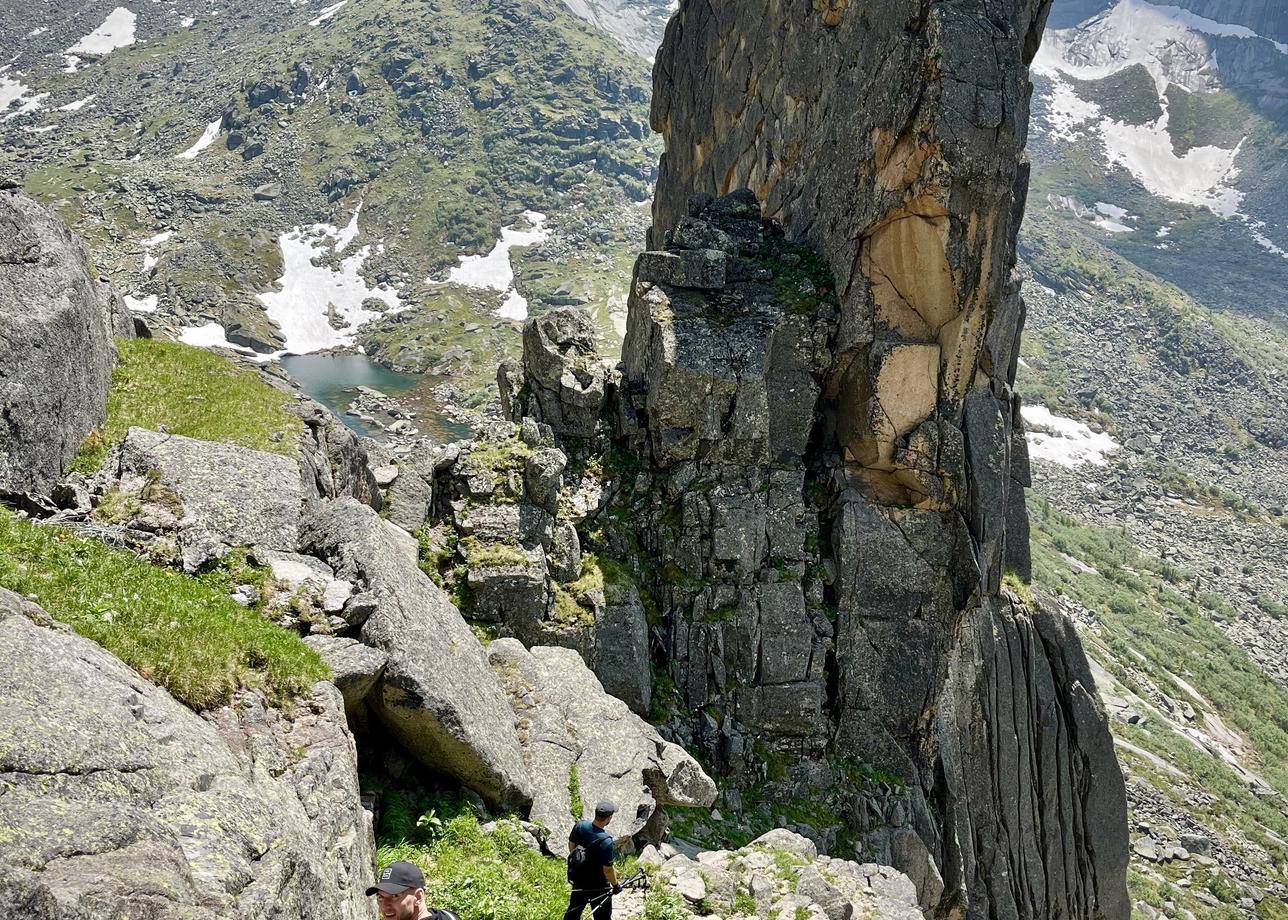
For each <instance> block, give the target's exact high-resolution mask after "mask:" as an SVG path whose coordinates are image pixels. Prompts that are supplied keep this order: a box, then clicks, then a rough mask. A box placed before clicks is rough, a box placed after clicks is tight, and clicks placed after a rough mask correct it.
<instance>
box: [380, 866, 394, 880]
mask: <svg viewBox="0 0 1288 920" xmlns="http://www.w3.org/2000/svg"><path fill="white" fill-rule="evenodd" d="M393 874H394V870H393V869H391V868H386V869H385V871H384V872H381V873H380V881H382V882H387V881H389V879H390V877H391V876H392V875H393Z"/></svg>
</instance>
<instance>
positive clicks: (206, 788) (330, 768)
mask: <svg viewBox="0 0 1288 920" xmlns="http://www.w3.org/2000/svg"><path fill="white" fill-rule="evenodd" d="M51 661H57V662H58V665H57V667H49V666H48V663H49V662H51ZM0 725H4V726H7V727H8V728H9V729H10V730H8V731H4V732H0V826H3V827H4V828H5V832H4V833H3V834H0V903H3V904H6V905H8V907H7V908H5V909H4V910H3V911H0V913H3V914H4V915H5V916H15V917H16V916H21V917H23V918H25V920H71V918H73V917H75V918H90V920H115V918H119V917H127V916H128V917H150V918H155V920H181V918H182V920H252V918H260V917H268V916H289V917H293V918H294V917H298V918H300V920H334V918H337V917H339V918H344V920H359V918H366V917H369V916H370V905H369V904H368V903H367V899H366V898H365V897H364V890H365V888H366V886H367V885H368V884H370V882H371V862H372V858H373V855H374V854H373V849H372V838H371V833H370V829H369V825H368V822H367V818H366V816H365V813H364V812H363V809H362V807H361V804H360V799H359V792H358V776H357V757H356V752H355V749H354V744H353V739H352V736H351V735H350V734H349V732H348V729H347V728H346V726H345V722H344V713H343V708H342V702H341V699H340V694H339V693H338V692H337V691H336V689H335V688H334V687H333V686H331V685H330V684H327V683H320V684H318V685H317V686H316V687H315V688H314V690H313V693H312V696H311V697H309V698H307V699H305V700H303V701H301V703H300V704H299V706H298V707H297V708H296V710H295V712H294V713H293V715H291V716H287V715H286V714H284V713H283V712H281V711H279V710H275V709H272V708H270V707H267V706H265V705H264V703H263V700H262V698H260V697H258V696H254V695H249V694H247V695H243V696H242V697H240V698H238V699H237V700H236V701H235V702H234V703H233V704H232V705H230V706H227V707H224V708H222V709H220V710H216V711H214V712H212V713H208V714H207V717H206V718H204V719H203V718H202V717H200V716H198V715H197V714H196V713H194V712H192V711H191V710H189V709H187V708H186V707H184V706H182V705H180V704H179V703H178V702H176V701H175V700H174V698H172V697H171V696H170V694H168V693H167V692H166V691H165V690H162V689H160V688H158V687H156V686H154V685H153V684H151V683H149V682H148V681H146V680H144V679H143V678H142V677H140V676H139V675H138V674H137V673H136V672H135V671H133V670H132V669H130V668H128V667H127V666H126V665H124V664H123V663H122V662H121V661H119V660H118V659H116V658H115V657H113V656H112V655H110V654H108V653H107V652H106V651H104V650H103V649H102V648H100V647H99V646H97V645H95V644H94V643H93V642H90V641H88V640H87V639H82V638H80V637H78V636H76V635H74V634H73V633H72V632H71V631H70V630H68V629H67V628H66V627H63V626H61V625H59V624H57V623H55V622H54V621H52V620H50V619H49V618H48V616H47V615H46V614H45V613H44V611H42V610H40V609H39V608H37V607H35V606H34V605H32V604H29V603H27V602H26V601H24V600H23V599H21V598H20V597H18V596H17V595H15V594H12V593H10V592H8V591H4V590H0ZM19 726H20V727H21V730H14V729H15V728H16V727H19Z"/></svg>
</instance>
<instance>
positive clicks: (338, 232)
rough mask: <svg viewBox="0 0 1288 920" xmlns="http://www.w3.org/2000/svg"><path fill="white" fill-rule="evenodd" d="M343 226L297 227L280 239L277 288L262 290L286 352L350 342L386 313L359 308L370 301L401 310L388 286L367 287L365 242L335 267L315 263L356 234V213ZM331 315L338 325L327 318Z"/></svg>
mask: <svg viewBox="0 0 1288 920" xmlns="http://www.w3.org/2000/svg"><path fill="white" fill-rule="evenodd" d="M361 210H362V209H361V207H359V208H358V211H355V212H354V215H353V218H352V219H351V220H350V221H349V223H348V225H347V226H345V227H344V228H337V227H333V226H331V225H330V224H314V225H313V226H312V227H307V228H305V227H296V228H295V229H294V230H292V231H290V232H289V233H284V234H282V236H281V237H280V238H279V239H278V245H279V246H280V247H281V250H282V266H283V268H282V277H281V278H280V279H278V284H279V285H280V286H281V290H280V291H277V292H270V293H267V294H260V295H258V296H259V299H260V301H261V302H262V303H263V304H264V308H265V312H267V313H268V317H269V319H271V320H272V321H273V322H275V323H276V324H277V326H278V328H279V329H281V330H282V335H283V337H284V338H285V339H286V351H287V352H290V353H291V354H301V355H302V354H308V353H309V352H314V351H324V350H326V349H328V348H335V347H337V346H344V345H352V344H353V342H354V338H355V336H356V335H357V332H358V329H359V328H361V326H362V325H363V324H364V323H366V322H368V321H370V320H372V319H374V318H375V317H377V316H380V315H381V314H382V313H383V312H385V311H376V310H370V309H367V308H366V307H364V306H363V304H364V302H365V301H367V300H368V299H371V298H374V299H376V300H380V301H382V302H383V303H384V304H385V305H386V308H387V310H390V311H393V310H399V309H401V308H402V302H401V300H400V298H399V296H398V292H397V291H396V290H393V289H392V288H389V287H385V286H380V287H370V286H369V285H368V284H367V282H366V280H365V279H364V278H363V277H362V274H361V272H362V267H363V265H364V264H365V263H366V261H367V258H368V256H370V255H371V247H370V246H363V247H362V248H361V249H359V250H357V252H355V253H354V254H353V255H351V256H349V257H348V258H346V259H343V260H342V261H341V262H340V267H339V269H335V268H332V267H331V266H329V265H317V264H315V263H314V260H315V259H319V258H323V257H326V256H328V255H331V254H335V255H338V254H340V253H342V252H344V250H345V249H347V248H348V246H349V244H350V243H351V242H353V240H354V238H356V237H357V235H358V213H359V212H360V211H361ZM332 319H334V321H335V323H336V325H338V326H339V328H336V326H333V325H332V323H331V320H332Z"/></svg>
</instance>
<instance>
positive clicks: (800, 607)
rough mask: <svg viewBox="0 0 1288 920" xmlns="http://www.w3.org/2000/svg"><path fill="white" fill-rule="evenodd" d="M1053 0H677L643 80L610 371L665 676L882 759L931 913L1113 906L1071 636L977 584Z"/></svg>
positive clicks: (995, 496)
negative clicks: (632, 260) (805, 247)
mask: <svg viewBox="0 0 1288 920" xmlns="http://www.w3.org/2000/svg"><path fill="white" fill-rule="evenodd" d="M1046 12H1047V4H1046V3H1044V2H1041V0H999V2H994V3H983V2H967V3H952V4H950V3H933V2H926V3H920V2H918V3H912V2H875V0H873V2H860V0H813V2H806V0H795V2H792V0H777V2H770V0H745V2H739V3H736V4H734V3H706V2H701V3H700V2H686V3H684V4H683V5H682V6H681V8H680V10H679V12H678V14H677V15H676V16H675V18H674V19H673V20H672V22H671V24H670V26H669V28H668V30H667V37H666V41H665V43H664V44H663V46H662V49H661V51H660V52H659V55H658V59H657V67H656V69H655V72H654V81H655V94H654V103H653V106H654V107H653V126H654V128H655V130H657V131H659V132H661V133H662V134H663V135H664V137H665V139H666V146H667V152H666V154H665V155H664V157H663V161H662V165H661V173H660V179H659V182H658V186H657V196H656V200H655V205H654V227H653V230H652V232H651V239H650V243H651V248H652V249H655V250H659V252H657V253H649V254H646V255H645V256H644V257H642V258H641V262H640V264H639V265H638V266H637V271H636V283H635V285H634V288H633V291H632V300H631V304H630V320H629V323H628V334H627V339H626V343H625V346H624V364H623V377H624V380H623V387H624V389H625V392H626V393H627V394H628V398H629V400H630V403H631V405H633V406H634V407H636V408H637V410H638V414H637V415H636V416H635V417H634V418H633V419H631V418H629V417H628V422H627V430H628V435H629V431H630V428H631V426H632V425H637V426H638V427H639V428H640V429H642V432H641V433H640V434H639V435H637V436H636V439H635V443H636V444H637V445H639V446H641V447H642V449H644V450H646V451H647V452H648V453H649V454H650V456H651V461H652V464H653V467H654V474H655V477H656V478H655V483H656V488H659V489H661V490H663V491H664V492H665V491H666V490H670V492H669V493H668V494H669V500H670V501H672V502H673V503H674V507H675V511H674V513H673V514H672V517H673V518H675V520H676V521H678V522H680V524H679V525H677V526H675V527H670V528H669V525H668V524H667V522H666V520H665V519H659V520H658V521H656V522H655V523H654V524H653V525H651V526H650V527H647V528H645V533H644V540H643V542H644V543H645V544H646V545H647V546H648V548H649V550H650V552H652V553H653V554H654V555H656V556H657V557H658V558H660V559H664V560H672V561H674V563H675V566H676V567H678V568H679V569H680V570H682V574H683V576H684V579H680V578H678V577H673V578H671V579H670V581H671V584H668V585H665V586H662V587H661V588H660V590H661V592H662V594H663V595H664V599H663V603H662V604H661V607H662V609H663V611H664V613H665V614H667V615H668V616H669V617H671V621H670V628H671V636H670V641H671V645H672V647H671V649H670V656H671V659H670V667H671V670H672V673H673V675H674V676H675V678H676V683H677V685H679V687H680V688H681V691H682V693H683V695H684V698H685V701H686V702H687V703H688V705H689V706H691V707H692V708H694V709H703V708H708V709H710V708H714V709H718V710H721V711H722V712H723V713H724V715H725V720H724V721H723V722H722V725H721V728H720V732H721V738H722V740H721V745H723V748H722V750H723V751H725V752H726V753H727V752H728V751H730V750H732V751H734V752H737V751H738V750H739V749H740V747H741V745H742V744H744V743H745V738H744V739H742V740H740V739H739V731H740V730H745V729H747V728H748V727H750V728H751V730H752V735H753V736H754V737H756V738H757V740H759V741H762V742H767V743H770V744H772V745H777V746H778V747H779V748H780V749H781V750H788V751H793V752H796V753H798V754H800V755H803V756H805V757H809V758H816V759H819V760H822V759H824V758H831V757H836V756H842V757H852V758H855V759H858V760H861V761H865V762H870V763H876V764H878V765H881V766H882V767H884V768H887V769H890V770H893V771H895V772H898V773H899V774H901V775H902V776H904V777H905V778H906V779H907V780H908V782H909V803H908V809H909V812H910V817H909V819H908V821H907V825H908V826H910V827H911V828H912V829H914V830H915V836H914V835H908V834H904V835H903V836H902V837H900V838H899V840H900V841H901V842H900V843H898V844H897V845H896V844H893V843H892V844H889V852H891V854H892V857H893V858H894V859H896V864H897V865H899V864H900V862H902V865H900V868H904V869H905V870H906V871H908V872H909V874H910V875H911V876H913V877H914V878H915V879H917V880H918V882H919V888H920V891H921V895H922V902H923V907H925V908H927V909H928V911H929V913H930V914H931V915H932V916H936V917H944V918H949V917H952V918H957V917H971V918H974V917H978V918H1047V917H1049V918H1057V917H1059V918H1086V920H1095V918H1111V920H1120V918H1121V920H1125V918H1126V917H1127V916H1128V913H1129V908H1128V902H1127V895H1126V886H1125V867H1126V857H1127V852H1126V845H1127V833H1126V806H1125V796H1124V791H1123V784H1122V777H1121V773H1120V772H1119V770H1118V766H1117V762H1116V760H1115V758H1114V754H1113V748H1112V742H1111V740H1110V736H1109V734H1108V729H1107V726H1106V724H1105V720H1104V716H1103V713H1102V712H1101V711H1100V709H1099V707H1098V705H1097V703H1096V702H1095V695H1094V692H1093V684H1092V679H1091V676H1090V673H1089V670H1088V668H1087V665H1086V661H1085V658H1084V657H1083V654H1082V651H1081V648H1080V645H1079V643H1078V640H1077V637H1076V635H1075V634H1074V633H1073V632H1072V630H1070V629H1069V628H1068V627H1067V625H1065V624H1064V623H1062V622H1060V621H1057V620H1056V619H1055V618H1052V617H1048V616H1046V615H1044V614H1041V613H1039V612H1035V611H1032V610H1030V609H1028V608H1027V607H1024V606H1022V605H1019V604H1018V603H1015V602H1013V601H1012V600H1010V599H1009V598H1008V597H1007V596H1004V595H1002V592H1001V583H1002V578H1003V575H1004V573H1005V572H1007V571H1008V570H1011V571H1014V572H1016V573H1017V574H1018V575H1020V576H1021V577H1027V574H1028V565H1029V563H1028V530H1027V519H1026V514H1025V510H1024V486H1025V485H1027V484H1028V457H1027V453H1026V451H1025V448H1024V437H1023V431H1022V428H1021V425H1020V414H1019V398H1018V396H1017V395H1016V394H1015V393H1014V392H1013V385H1014V379H1015V363H1016V357H1017V353H1018V343H1019V336H1020V332H1021V330H1022V328H1023V322H1024V305H1023V301H1022V300H1021V298H1020V295H1019V283H1018V280H1017V278H1016V275H1015V260H1016V257H1015V239H1016V234H1017V231H1018V228H1019V224H1020V220H1021V218H1022V215H1023V209H1024V199H1025V194H1026V190H1027V185H1028V170H1027V165H1026V163H1025V161H1024V158H1023V153H1022V151H1023V147H1024V143H1025V134H1026V130H1027V123H1028V100H1029V93H1030V85H1029V81H1028V73H1027V64H1028V61H1029V60H1031V58H1032V56H1033V54H1034V53H1035V52H1036V50H1037V44H1038V40H1039V38H1040V36H1041V31H1042V27H1043V22H1044V19H1045V17H1046ZM742 187H746V188H749V189H751V191H752V192H753V193H754V198H755V199H758V201H759V202H760V204H761V206H762V208H763V214H764V216H765V217H767V218H770V219H772V220H774V221H776V222H777V223H778V224H780V225H781V226H782V227H783V228H784V230H785V232H786V235H787V238H788V240H789V241H795V242H800V243H807V244H809V246H811V247H812V248H813V249H814V250H816V251H817V252H818V253H820V254H821V255H822V256H823V258H824V259H825V261H826V263H827V266H828V267H829V268H830V270H831V274H832V275H833V276H834V279H835V297H834V300H833V302H832V303H831V304H830V305H829V304H823V305H820V306H818V307H817V308H816V309H814V308H811V309H806V310H800V309H796V308H795V307H793V302H794V299H795V295H794V294H793V293H792V291H793V290H795V288H794V287H792V288H791V289H786V290H785V289H784V287H783V279H788V280H789V287H790V286H791V285H795V284H796V281H795V277H794V275H793V274H792V273H791V271H790V270H788V271H784V270H782V267H781V262H780V261H775V260H779V259H781V256H780V255H778V254H777V253H779V252H780V251H781V247H778V246H777V244H773V243H772V240H771V241H770V242H768V243H766V242H765V240H766V239H768V238H767V237H766V236H765V233H767V232H769V231H768V230H760V229H757V227H756V226H755V224H754V223H739V221H752V222H754V221H756V220H758V218H759V216H760V215H759V214H757V213H756V207H755V201H749V200H748V199H749V198H750V196H748V199H740V198H739V197H738V196H736V195H733V196H730V197H729V198H724V199H721V200H720V201H717V202H714V203H712V202H711V198H710V196H712V195H717V196H720V195H729V193H731V192H734V191H735V190H737V189H739V188H742ZM694 195H698V196H702V195H705V196H708V197H706V198H698V199H696V200H695V199H693V198H692V196H694ZM662 250H665V252H662ZM712 251H717V253H718V252H719V251H723V252H724V253H725V256H726V257H727V258H725V259H724V261H725V263H726V268H727V272H728V273H726V272H714V271H713V270H712V266H711V265H710V264H708V263H711V262H712V261H713V259H712V258H711V256H710V253H711V252H712ZM767 258H768V259H770V261H769V262H766V261H765V259H767ZM748 259H751V260H752V261H756V260H759V262H758V263H757V264H759V265H761V266H766V265H768V266H769V267H768V268H766V269H765V272H764V275H763V277H764V278H765V279H771V278H772V279H773V288H772V291H768V292H767V291H758V290H755V289H754V285H751V284H750V282H752V281H755V280H756V279H757V278H759V277H760V275H757V271H758V269H757V267H756V265H754V264H750V263H748V261H747V260H748ZM717 261H718V260H717ZM717 274H719V275H720V277H718V278H717V277H715V275H717ZM629 394H634V395H629ZM704 407H705V409H704ZM681 525H682V526H681ZM793 533H796V534H797V536H796V538H795V540H793V539H792V538H791V536H790V535H791V534H793ZM801 539H804V540H805V541H806V542H805V546H804V547H801V546H797V545H795V542H796V541H799V540H801ZM785 546H786V547H790V550H789V551H784V550H783V547H785ZM813 546H817V550H815V549H813V548H812V547H813ZM722 560H723V561H722ZM797 560H799V562H798V561H797ZM794 567H799V568H798V570H800V569H803V571H804V575H803V576H801V575H799V574H798V575H793V572H792V570H793V568H794ZM816 568H817V569H820V570H822V571H824V572H825V573H826V574H825V575H821V576H819V577H814V576H813V575H812V574H811V573H813V572H814V571H815V569H816ZM771 573H772V574H771ZM717 607H718V608H719V609H718V610H716V611H715V613H716V614H717V615H715V616H712V615H710V614H711V611H712V609H713V608H717ZM820 614H826V620H830V621H832V622H825V618H824V616H822V615H820ZM726 669H728V674H726ZM909 839H913V840H919V841H920V844H919V845H910V844H909ZM921 845H924V847H923V846H921ZM901 854H902V855H901ZM927 855H928V857H929V859H928V860H927V859H926V856H927Z"/></svg>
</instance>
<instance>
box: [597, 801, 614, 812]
mask: <svg viewBox="0 0 1288 920" xmlns="http://www.w3.org/2000/svg"><path fill="white" fill-rule="evenodd" d="M616 812H617V803H616V802H610V801H608V800H607V799H605V800H604V801H602V802H599V803H598V804H596V805H595V814H597V815H611V814H615V813H616Z"/></svg>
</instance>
